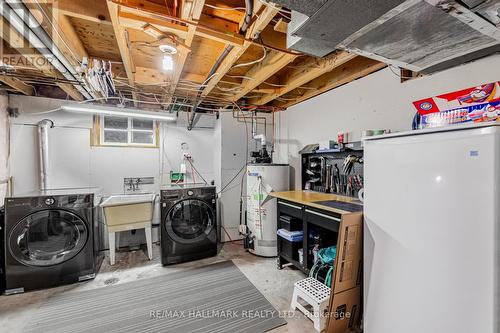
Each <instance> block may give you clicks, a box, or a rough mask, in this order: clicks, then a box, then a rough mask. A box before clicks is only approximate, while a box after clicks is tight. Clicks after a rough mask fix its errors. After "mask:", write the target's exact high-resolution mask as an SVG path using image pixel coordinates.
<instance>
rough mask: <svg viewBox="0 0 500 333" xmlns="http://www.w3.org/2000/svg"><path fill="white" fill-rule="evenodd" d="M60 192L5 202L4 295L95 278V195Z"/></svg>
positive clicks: (35, 194) (96, 254) (96, 264)
mask: <svg viewBox="0 0 500 333" xmlns="http://www.w3.org/2000/svg"><path fill="white" fill-rule="evenodd" d="M61 193H64V192H63V191H45V192H43V193H32V194H29V195H27V196H18V197H11V198H6V199H5V230H4V234H3V237H4V239H3V243H4V244H3V252H4V254H3V255H4V259H5V294H7V295H8V294H14V293H19V292H24V291H28V290H35V289H42V288H49V287H55V286H59V285H62V284H67V283H73V282H78V281H83V280H88V279H91V278H94V277H95V274H96V271H97V269H98V265H99V264H100V260H99V256H98V252H97V248H96V245H97V244H98V243H97V242H96V241H95V238H94V235H98V233H96V223H95V222H94V210H93V209H94V194H93V193H79V194H61Z"/></svg>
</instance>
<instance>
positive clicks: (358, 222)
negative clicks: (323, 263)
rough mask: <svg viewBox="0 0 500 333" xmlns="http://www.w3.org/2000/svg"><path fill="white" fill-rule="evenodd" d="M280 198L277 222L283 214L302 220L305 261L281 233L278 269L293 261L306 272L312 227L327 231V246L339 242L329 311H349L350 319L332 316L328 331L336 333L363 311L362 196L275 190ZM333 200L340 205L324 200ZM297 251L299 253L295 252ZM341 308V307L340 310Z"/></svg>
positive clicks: (311, 257)
mask: <svg viewBox="0 0 500 333" xmlns="http://www.w3.org/2000/svg"><path fill="white" fill-rule="evenodd" d="M270 195H271V196H273V197H275V198H277V219H278V221H277V225H278V229H280V228H282V222H281V219H280V217H281V216H286V217H287V218H290V217H292V218H295V219H297V220H300V221H302V230H303V233H304V237H303V240H302V242H299V243H297V244H298V246H301V247H302V249H303V262H302V263H301V262H299V258H298V252H297V251H296V250H297V249H296V248H295V247H294V248H293V251H294V252H291V251H290V247H289V246H288V244H289V242H288V241H286V240H284V239H283V238H281V237H279V236H278V242H277V243H278V259H277V265H278V269H282V268H283V266H284V265H288V264H291V265H293V266H295V267H297V268H298V269H300V270H301V271H303V272H304V273H305V274H309V271H310V269H311V267H312V265H313V256H312V253H311V252H310V249H311V244H312V241H313V240H312V239H311V238H310V231H311V230H321V231H322V232H324V235H326V237H324V238H326V239H325V241H326V245H325V246H332V245H336V246H337V256H336V259H335V265H334V271H333V275H332V285H331V295H333V297H331V300H330V307H329V308H330V312H339V311H340V312H342V311H344V312H345V311H348V312H349V313H351V315H352V317H351V320H340V321H339V320H329V323H328V326H327V327H328V329H327V332H329V333H336V332H342V331H343V330H345V329H347V328H350V327H352V325H354V324H356V323H357V320H358V318H359V312H360V299H361V283H362V251H363V246H362V240H363V235H362V231H363V211H362V205H361V202H359V200H356V199H355V198H350V197H344V196H339V195H335V194H328V193H319V192H313V191H286V192H273V193H271V194H270ZM325 201H326V202H333V203H334V204H336V205H337V204H338V205H340V206H341V207H342V206H343V204H344V203H345V204H347V205H346V207H343V209H340V208H338V207H331V206H328V205H326V204H325ZM353 210H354V211H353ZM295 252H297V254H295ZM339 309H340V310H339Z"/></svg>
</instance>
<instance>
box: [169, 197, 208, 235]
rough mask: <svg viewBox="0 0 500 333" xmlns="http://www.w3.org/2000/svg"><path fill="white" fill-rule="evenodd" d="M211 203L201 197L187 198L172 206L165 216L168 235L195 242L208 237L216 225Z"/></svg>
mask: <svg viewBox="0 0 500 333" xmlns="http://www.w3.org/2000/svg"><path fill="white" fill-rule="evenodd" d="M214 218H215V217H214V213H213V210H212V208H211V207H210V205H209V204H207V203H206V202H204V201H203V200H199V199H186V200H183V201H180V202H178V203H176V204H175V205H174V206H173V207H172V208H170V210H169V212H168V214H167V216H166V218H165V228H166V230H167V233H168V235H169V236H170V237H171V238H172V239H173V240H174V241H176V242H179V243H195V242H198V241H201V240H204V239H206V238H207V235H208V234H209V233H210V232H211V231H212V229H213V228H214V226H215V220H214Z"/></svg>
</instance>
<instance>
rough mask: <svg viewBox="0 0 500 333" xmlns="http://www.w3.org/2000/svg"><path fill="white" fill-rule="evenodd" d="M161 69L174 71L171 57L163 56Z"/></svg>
mask: <svg viewBox="0 0 500 333" xmlns="http://www.w3.org/2000/svg"><path fill="white" fill-rule="evenodd" d="M162 67H163V70H165V71H171V70H173V69H174V59H172V56H171V55H169V54H165V55H163V61H162Z"/></svg>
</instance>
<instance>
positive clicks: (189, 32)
mask: <svg viewBox="0 0 500 333" xmlns="http://www.w3.org/2000/svg"><path fill="white" fill-rule="evenodd" d="M11 2H12V1H11V0H8V1H6V2H3V3H2V6H4V8H9V6H10V5H11ZM276 2H278V3H279V4H275V3H268V2H266V1H264V0H262V1H261V0H258V1H254V2H253V7H251V8H250V7H248V8H247V1H245V0H191V1H187V0H178V1H174V0H167V1H164V0H106V1H103V0H86V1H83V0H54V1H52V2H48V3H46V2H43V3H42V2H41V1H38V0H37V1H29V2H28V1H24V2H23V3H21V6H22V7H21V9H22V8H23V7H24V8H25V10H26V11H25V16H28V15H33V17H34V19H37V20H38V21H39V22H40V23H41V24H42V27H43V29H44V31H45V33H46V34H48V36H50V37H51V38H52V43H53V45H54V46H55V47H56V49H57V50H58V51H59V53H58V54H59V57H62V58H63V59H59V60H60V63H61V64H64V66H65V67H64V66H61V65H59V66H55V65H56V64H54V63H51V62H47V61H43V60H44V55H43V54H42V53H40V50H39V49H37V48H35V47H34V46H33V45H31V44H30V43H29V42H28V40H27V38H26V36H23V31H19V30H18V28H16V26H14V25H11V24H10V23H9V18H8V17H5V18H4V26H5V29H3V35H2V38H3V41H4V44H6V46H8V47H6V48H4V50H10V51H8V52H9V54H10V53H12V54H14V55H16V57H20V58H23V59H24V60H25V61H23V66H22V67H21V66H17V65H15V64H14V65H12V64H4V66H2V67H0V81H1V82H2V83H3V84H4V85H5V86H7V87H9V89H10V90H11V91H12V92H16V93H21V94H26V95H33V94H37V95H41V94H42V95H43V96H48V97H54V96H57V97H61V96H62V97H63V98H72V99H74V100H79V101H83V100H89V99H90V98H92V99H95V98H99V99H101V98H102V96H103V94H104V97H107V98H108V102H109V103H117V101H118V100H120V101H121V102H123V103H125V104H129V105H131V104H134V106H139V107H143V108H153V109H155V108H156V109H161V110H167V111H168V110H170V111H179V110H181V111H182V110H184V111H192V110H195V111H199V112H210V111H214V110H217V109H218V108H227V107H239V108H245V109H252V110H254V109H256V110H261V111H273V110H280V109H283V108H287V107H289V106H292V105H294V104H296V103H299V102H301V101H304V100H306V99H308V98H311V97H314V96H316V95H318V94H320V93H323V92H325V91H328V90H330V89H334V88H336V87H338V86H340V85H343V84H346V83H348V82H351V81H352V80H356V79H358V78H361V77H363V76H366V75H369V74H370V73H373V72H374V71H377V70H379V69H381V68H383V67H385V66H386V65H387V64H391V65H394V66H397V67H401V68H404V69H409V70H412V71H415V72H424V73H425V72H432V71H436V70H441V69H443V68H447V67H451V66H455V65H457V64H459V63H462V62H465V61H469V60H473V59H475V58H478V57H482V56H486V55H488V54H491V53H493V52H496V51H497V50H498V48H499V42H498V38H499V37H498V36H499V33H498V27H497V25H498V24H499V20H500V18H499V17H498V10H499V8H500V5H499V3H500V0H485V1H480V0H478V1H474V0H469V1H463V2H461V3H460V4H459V3H457V2H455V1H451V0H448V1H437V0H435V1H433V0H427V1H422V0H408V1H402V0H390V1H381V0H370V1H357V2H352V1H345V0H313V1H295V0H276ZM457 6H458V7H457ZM457 8H459V9H460V11H457ZM22 10H24V9H22ZM247 11H251V13H249V14H251V19H250V20H248V21H247V24H244V22H245V17H246V12H247ZM30 13H31V14H30ZM40 13H41V14H43V15H42V16H41V15H39V14H40ZM35 14H36V15H35ZM43 16H45V17H46V18H47V17H50V18H51V20H46V19H44V20H42V18H43ZM249 17H250V16H249ZM462 17H465V19H464V18H462ZM467 19H469V21H467ZM13 36H14V37H13ZM165 43H167V44H169V45H170V44H172V45H174V47H175V48H176V50H177V53H176V54H173V55H168V57H170V58H171V59H172V61H171V62H172V66H173V68H172V69H171V70H170V69H164V68H163V61H164V58H165V54H164V53H163V52H162V51H161V50H160V48H159V46H160V45H163V44H165ZM20 45H21V46H22V48H20ZM49 48H50V47H49ZM38 60H42V61H38ZM83 63H85V64H84V65H83V66H82V64H83ZM86 63H88V64H90V66H91V67H92V66H93V65H94V64H96V63H97V64H102V66H104V67H105V68H107V69H109V68H111V72H112V73H110V75H111V76H112V77H113V83H114V85H115V89H116V91H112V90H111V91H112V92H113V94H112V95H108V91H104V92H102V93H101V92H100V91H99V90H98V91H94V90H93V89H94V88H93V87H92V85H91V81H90V79H89V77H88V75H87V73H88V69H87V67H85V66H87V65H86ZM68 73H69V74H68ZM47 87H50V89H49V88H47ZM108 90H109V89H108Z"/></svg>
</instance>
